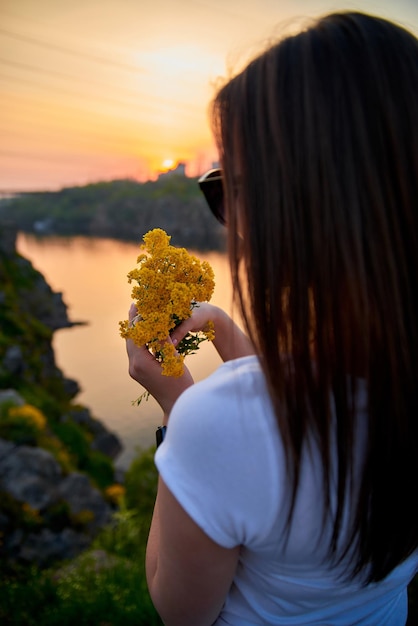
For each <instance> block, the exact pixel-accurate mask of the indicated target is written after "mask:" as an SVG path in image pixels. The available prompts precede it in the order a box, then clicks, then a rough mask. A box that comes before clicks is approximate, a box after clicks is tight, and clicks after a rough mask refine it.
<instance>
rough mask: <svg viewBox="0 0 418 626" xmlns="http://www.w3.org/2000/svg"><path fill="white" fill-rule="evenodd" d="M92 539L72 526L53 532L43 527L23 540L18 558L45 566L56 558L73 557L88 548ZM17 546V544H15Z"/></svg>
mask: <svg viewBox="0 0 418 626" xmlns="http://www.w3.org/2000/svg"><path fill="white" fill-rule="evenodd" d="M89 543H90V540H89V538H88V537H87V536H85V535H82V534H80V533H76V532H75V531H74V530H72V529H71V528H65V529H64V530H62V531H61V532H58V533H53V532H51V530H49V529H48V528H43V529H42V530H41V532H39V533H30V534H29V535H27V536H26V537H25V539H23V541H21V543H20V545H19V548H18V553H17V558H18V559H19V560H20V561H25V562H30V563H37V564H38V565H41V566H45V565H47V564H48V563H51V562H53V561H56V560H64V559H72V558H74V557H75V556H77V555H78V554H80V552H82V550H84V549H85V548H87V546H88V545H89ZM15 547H16V546H15Z"/></svg>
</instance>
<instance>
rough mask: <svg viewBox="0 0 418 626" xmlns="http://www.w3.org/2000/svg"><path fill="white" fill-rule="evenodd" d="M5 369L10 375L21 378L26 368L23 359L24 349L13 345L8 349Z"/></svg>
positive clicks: (4, 364)
mask: <svg viewBox="0 0 418 626" xmlns="http://www.w3.org/2000/svg"><path fill="white" fill-rule="evenodd" d="M3 367H4V369H5V370H7V371H8V372H9V373H10V374H14V375H16V376H19V375H20V374H21V373H22V372H23V370H24V368H25V360H24V358H23V354H22V349H21V347H20V346H18V345H15V344H14V345H12V346H10V347H9V348H7V350H6V353H5V355H4V357H3Z"/></svg>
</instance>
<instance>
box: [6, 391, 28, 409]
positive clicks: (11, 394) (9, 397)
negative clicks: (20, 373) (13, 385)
mask: <svg viewBox="0 0 418 626" xmlns="http://www.w3.org/2000/svg"><path fill="white" fill-rule="evenodd" d="M5 402H12V403H13V404H15V405H17V406H23V405H24V404H25V400H24V398H22V396H21V395H20V393H18V392H17V391H15V389H2V390H0V404H3V403H5Z"/></svg>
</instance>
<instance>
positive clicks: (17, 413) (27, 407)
mask: <svg viewBox="0 0 418 626" xmlns="http://www.w3.org/2000/svg"><path fill="white" fill-rule="evenodd" d="M9 417H11V418H12V419H19V420H23V421H25V422H27V423H28V424H30V425H31V426H34V427H35V428H36V430H38V431H41V430H44V428H45V426H46V418H45V416H44V414H43V413H42V412H41V411H40V410H39V409H37V408H36V407H35V406H32V405H31V404H23V405H22V406H13V407H10V409H9Z"/></svg>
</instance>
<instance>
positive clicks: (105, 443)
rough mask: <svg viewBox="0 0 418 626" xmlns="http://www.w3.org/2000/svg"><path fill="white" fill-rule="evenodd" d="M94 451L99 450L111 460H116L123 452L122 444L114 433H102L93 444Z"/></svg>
mask: <svg viewBox="0 0 418 626" xmlns="http://www.w3.org/2000/svg"><path fill="white" fill-rule="evenodd" d="M91 447H92V449H93V450H98V451H99V452H101V453H102V454H104V455H106V456H108V457H109V458H111V459H115V458H116V457H117V456H118V454H120V453H121V452H122V444H121V442H120V441H119V439H118V438H117V437H116V435H114V434H113V433H109V432H104V433H101V434H100V435H99V436H98V437H96V439H94V441H93V442H92V444H91Z"/></svg>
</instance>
